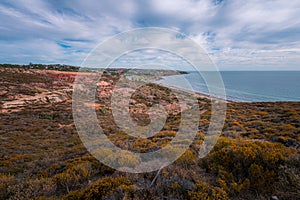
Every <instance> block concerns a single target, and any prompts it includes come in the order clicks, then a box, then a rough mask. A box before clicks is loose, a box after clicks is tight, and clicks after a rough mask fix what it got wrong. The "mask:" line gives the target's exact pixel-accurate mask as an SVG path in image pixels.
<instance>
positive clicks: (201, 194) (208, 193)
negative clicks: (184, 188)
mask: <svg viewBox="0 0 300 200" xmlns="http://www.w3.org/2000/svg"><path fill="white" fill-rule="evenodd" d="M188 199H191V200H198V199H203V200H216V199H218V200H224V199H229V198H228V195H227V193H226V192H225V191H224V190H223V189H222V188H219V187H214V186H209V185H208V184H207V183H205V182H198V183H197V184H196V189H195V190H193V191H189V192H188Z"/></svg>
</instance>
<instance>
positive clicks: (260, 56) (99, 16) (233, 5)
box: [0, 0, 300, 70]
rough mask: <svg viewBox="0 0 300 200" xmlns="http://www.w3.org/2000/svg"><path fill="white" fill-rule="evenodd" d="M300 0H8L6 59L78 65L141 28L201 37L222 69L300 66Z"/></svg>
mask: <svg viewBox="0 0 300 200" xmlns="http://www.w3.org/2000/svg"><path fill="white" fill-rule="evenodd" d="M299 13H300V1H299V0H290V1H286V0H264V1H262V0H249V1H241V0H147V1H139V0H122V1H121V0H109V1H107V0H84V1H82V0H72V1H70V0H60V1H59V0H49V1H40V0H26V1H25V0H2V1H1V2H0V19H1V20H0V36H1V37H0V38H1V40H0V45H1V48H0V63H19V64H28V63H29V62H32V63H63V64H72V65H80V64H81V63H82V61H83V60H84V58H85V57H86V56H87V55H88V53H89V52H90V51H91V50H92V49H93V48H95V47H96V46H97V44H98V43H100V42H102V41H103V40H105V39H107V38H109V37H111V36H113V35H114V34H117V33H120V32H123V31H128V30H131V29H133V28H142V27H164V28H171V29H174V30H177V31H179V32H182V33H184V34H186V35H188V36H189V37H190V38H192V39H194V40H195V41H196V42H197V43H199V44H200V45H201V46H202V47H203V48H204V49H205V50H206V51H207V52H208V53H209V55H210V57H211V59H212V60H213V62H214V63H215V64H216V65H217V66H218V67H219V68H220V69H221V70H300V17H299Z"/></svg>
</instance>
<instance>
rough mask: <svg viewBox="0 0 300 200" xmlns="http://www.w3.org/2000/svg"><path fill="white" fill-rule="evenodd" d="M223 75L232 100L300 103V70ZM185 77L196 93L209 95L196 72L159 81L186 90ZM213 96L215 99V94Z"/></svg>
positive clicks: (235, 72)
mask: <svg viewBox="0 0 300 200" xmlns="http://www.w3.org/2000/svg"><path fill="white" fill-rule="evenodd" d="M203 73H213V72H203ZM220 74H221V76H222V79H223V82H224V86H225V91H226V99H228V100H231V101H236V102H274V101H300V71H223V72H220ZM178 76H180V78H178ZM182 78H184V79H185V80H187V81H188V82H189V83H190V85H192V87H193V90H194V91H196V92H200V93H203V94H209V92H208V89H207V87H206V84H205V81H204V80H203V79H202V77H201V76H199V74H198V73H196V72H189V74H184V75H175V76H165V77H163V79H161V80H159V81H158V82H159V83H161V84H163V85H169V86H174V87H178V88H183V89H185V88H184V87H183V84H182V83H181V81H180V80H181V79H182ZM210 95H212V96H214V94H210Z"/></svg>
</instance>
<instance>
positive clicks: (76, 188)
mask: <svg viewBox="0 0 300 200" xmlns="http://www.w3.org/2000/svg"><path fill="white" fill-rule="evenodd" d="M3 69H4V68H2V72H4V73H3V74H1V75H0V81H1V83H2V85H1V87H6V86H8V85H12V84H15V88H18V87H19V86H21V85H23V86H26V85H27V86H28V85H30V84H33V82H34V84H36V83H41V84H38V85H40V86H39V87H41V88H47V87H46V85H47V84H52V83H53V82H52V80H51V78H49V77H45V76H41V75H39V74H38V73H29V74H30V75H28V76H30V77H28V78H26V80H23V78H24V77H26V76H27V75H24V71H23V70H20V71H19V70H16V69H13V70H12V71H13V73H11V72H12V71H11V72H8V71H6V70H7V69H8V68H5V70H3ZM5 73H6V74H5ZM110 76H113V75H107V77H106V78H109V77H110ZM27 79H28V80H27ZM112 79H113V78H112ZM114 79H115V76H114ZM26 81H28V82H26ZM43 84H45V85H43ZM29 88H30V87H29ZM51 88H52V90H55V89H56V88H55V87H51ZM158 89H159V91H158V92H157V93H156V98H157V99H156V98H153V99H150V100H149V99H147V98H145V97H143V96H141V95H136V96H134V97H133V99H134V102H135V103H136V104H141V103H143V104H145V105H147V104H148V105H151V101H156V100H158V99H162V101H164V102H166V103H167V102H168V101H171V100H172V101H174V100H175V101H176V98H175V97H174V96H172V94H171V93H170V92H169V91H168V90H165V89H163V88H158ZM31 90H32V93H33V95H34V94H36V93H39V92H40V90H41V89H37V88H34V87H31ZM143 91H146V96H148V95H149V94H150V93H151V89H149V88H148V89H147V88H146V89H144V90H143ZM9 92H10V93H5V94H2V93H1V94H0V98H1V99H4V100H5V101H9V100H11V99H15V98H18V95H23V91H20V90H17V89H12V90H9ZM26 95H27V94H26ZM11 96H13V97H14V98H12V97H11ZM154 96H155V95H154ZM160 96H163V98H160ZM102 101H103V102H105V100H104V99H102ZM98 103H101V99H100V100H99V102H98ZM152 103H153V102H152ZM199 103H200V105H201V106H200V109H201V110H204V111H205V112H204V113H203V114H202V115H201V119H200V125H201V126H200V127H199V131H198V133H197V135H196V138H195V141H194V142H193V144H192V145H191V146H190V148H189V149H188V150H187V151H186V152H185V153H184V154H183V155H182V156H181V157H180V158H179V159H178V160H177V161H176V162H174V163H173V164H172V165H169V166H167V167H165V168H163V169H161V170H160V171H159V172H152V173H144V174H128V173H122V172H118V171H115V170H114V169H111V168H109V167H107V166H105V165H103V164H101V163H99V162H98V161H97V160H96V159H95V158H94V157H92V156H91V155H90V154H89V152H88V151H87V150H86V149H85V147H84V146H83V144H82V142H81V140H80V138H79V136H78V134H77V132H76V129H75V126H74V123H73V119H72V110H71V101H70V99H68V100H64V101H61V102H43V103H41V102H40V103H31V104H28V105H27V104H26V105H24V107H22V108H21V109H20V110H17V111H9V110H6V111H5V112H4V108H2V107H1V113H0V143H1V145H0V199H270V198H271V196H276V197H277V198H278V199H300V192H299V191H300V160H299V142H300V135H299V131H300V103H296V102H288V103H287V102H277V103H229V104H228V108H227V117H226V123H225V126H224V128H223V135H222V136H221V137H220V139H219V141H218V143H217V144H216V145H215V147H214V149H213V150H212V151H211V152H210V153H209V154H208V155H207V156H206V157H205V158H202V159H199V158H198V155H197V151H198V150H199V147H200V145H201V144H202V141H203V138H204V136H205V132H206V130H207V128H208V125H209V119H210V101H209V100H207V99H204V98H199ZM131 106H132V109H134V108H135V107H134V104H132V105H131ZM97 114H98V115H99V122H100V123H101V125H102V126H103V127H104V131H105V133H106V134H107V135H108V137H109V138H110V139H111V141H112V142H114V144H116V145H117V146H119V147H121V148H123V149H128V150H131V151H135V152H149V151H156V150H157V149H159V148H161V147H163V146H164V145H166V144H168V143H169V142H170V141H171V140H172V138H173V137H174V136H175V135H176V131H177V129H178V125H179V119H180V113H179V114H178V113H177V114H173V113H170V114H169V115H168V120H167V123H166V125H165V127H164V128H163V130H162V131H161V132H160V133H158V134H156V135H155V136H153V137H151V138H147V139H136V138H134V137H132V136H129V135H128V134H126V133H124V132H122V130H120V129H118V127H117V126H116V125H115V124H114V121H113V120H112V119H113V118H112V115H111V111H110V109H109V107H106V106H100V107H99V108H97ZM133 117H136V120H137V121H139V120H140V121H145V119H146V117H147V116H146V115H134V114H133ZM126 159H127V160H128V158H124V160H126Z"/></svg>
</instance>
